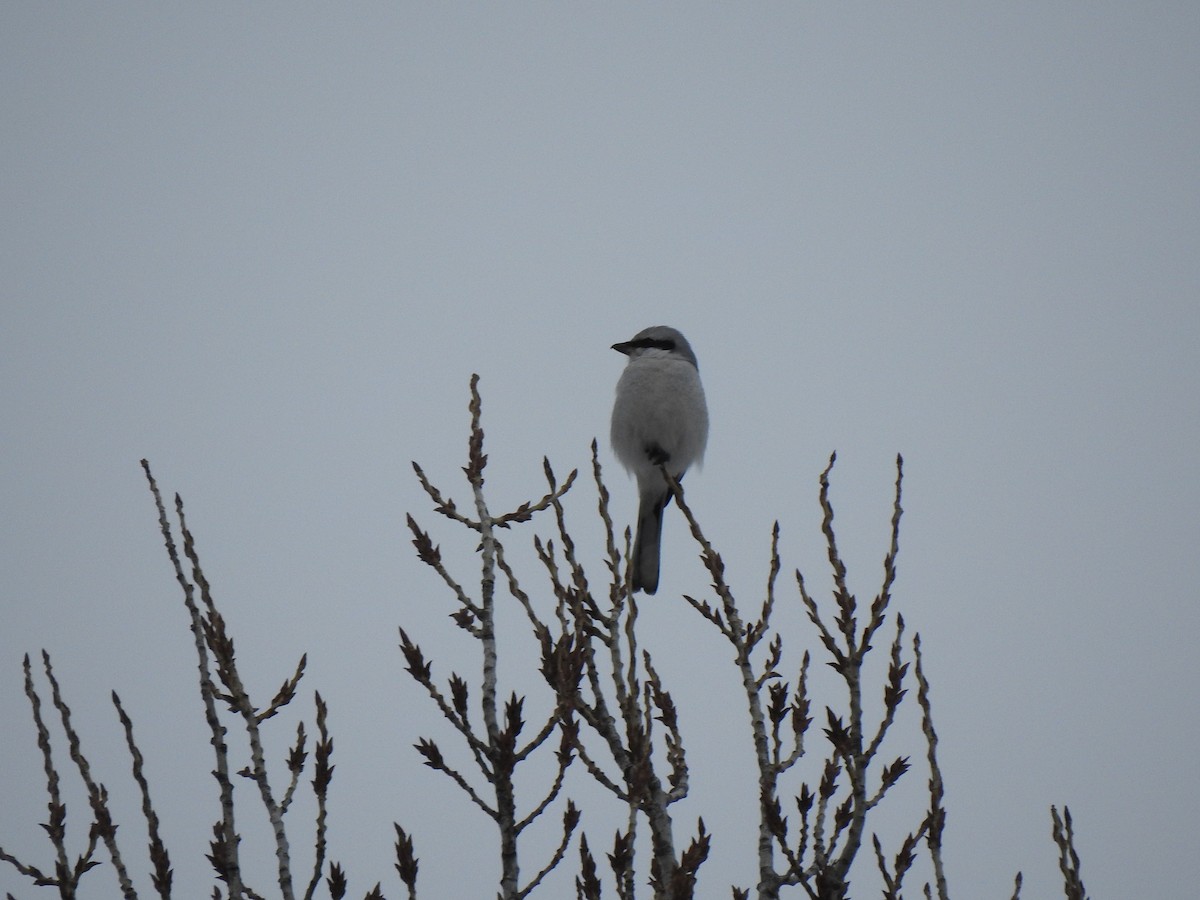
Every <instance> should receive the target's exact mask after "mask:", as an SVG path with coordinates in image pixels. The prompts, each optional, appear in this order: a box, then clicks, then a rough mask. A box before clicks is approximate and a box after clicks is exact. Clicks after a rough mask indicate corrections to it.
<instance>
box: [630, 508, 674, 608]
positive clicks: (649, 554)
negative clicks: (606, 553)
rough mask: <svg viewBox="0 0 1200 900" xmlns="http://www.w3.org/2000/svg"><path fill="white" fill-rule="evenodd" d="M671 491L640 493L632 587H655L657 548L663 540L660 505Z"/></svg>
mask: <svg viewBox="0 0 1200 900" xmlns="http://www.w3.org/2000/svg"><path fill="white" fill-rule="evenodd" d="M670 499H671V495H670V494H643V495H642V497H641V503H640V505H639V507H638V526H637V537H636V539H635V540H634V543H633V560H632V563H633V565H632V568H633V573H632V582H633V589H634V590H635V591H645V592H646V593H647V594H653V593H654V592H655V591H657V590H658V551H659V546H660V545H661V543H662V520H663V508H664V507H666V505H667V501H668V500H670Z"/></svg>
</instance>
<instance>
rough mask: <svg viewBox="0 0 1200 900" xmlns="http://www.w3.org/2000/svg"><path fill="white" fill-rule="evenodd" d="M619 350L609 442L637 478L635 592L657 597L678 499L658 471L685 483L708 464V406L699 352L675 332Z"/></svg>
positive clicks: (649, 334)
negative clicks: (670, 511) (671, 510)
mask: <svg viewBox="0 0 1200 900" xmlns="http://www.w3.org/2000/svg"><path fill="white" fill-rule="evenodd" d="M612 348H613V349H614V350H616V351H617V352H618V353H623V354H625V355H626V356H628V357H629V361H628V362H627V363H626V364H625V369H624V371H623V372H622V373H621V377H620V379H619V380H618V381H617V391H616V400H615V402H614V403H613V411H612V433H611V436H610V437H611V441H612V447H613V451H614V452H615V453H616V455H617V459H618V460H619V461H620V462H621V464H622V465H623V466H624V467H625V468H626V469H627V470H629V472H630V473H632V474H633V476H634V477H635V478H637V486H638V520H637V537H636V538H635V540H634V543H633V558H632V560H631V577H630V581H631V586H632V588H633V590H634V591H635V592H636V591H645V592H646V593H647V594H653V593H654V592H655V591H657V590H658V572H659V546H660V543H661V541H662V517H663V510H664V509H665V508H666V506H667V503H669V502H670V500H671V491H670V489H669V488H668V487H667V482H666V480H665V479H664V478H663V474H662V471H661V469H660V468H659V467H660V466H662V467H663V468H665V469H666V471H667V472H669V473H670V474H671V476H672V477H673V478H675V479H676V480H679V479H682V478H683V473H684V472H686V471H687V470H688V468H689V467H690V466H692V465H698V464H700V463H701V462H703V459H704V448H705V445H706V444H707V443H708V406H707V405H706V404H705V402H704V386H703V385H702V384H701V383H700V369H699V366H698V365H697V363H696V354H695V353H694V352H693V351H692V346H691V344H689V343H688V342H687V338H685V337H684V336H683V335H682V334H680V333H679V332H678V331H677V330H675V329H674V328H670V327H668V326H666V325H652V326H651V327H649V328H645V329H643V330H642V331H639V332H638V333H637V334H635V335H634V336H633V337H632V338H631V339H630V340H628V341H623V342H621V343H619V344H613V345H612Z"/></svg>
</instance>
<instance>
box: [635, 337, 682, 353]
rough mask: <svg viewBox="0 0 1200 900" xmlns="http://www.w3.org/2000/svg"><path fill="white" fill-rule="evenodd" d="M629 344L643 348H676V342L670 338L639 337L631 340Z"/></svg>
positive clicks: (667, 349)
mask: <svg viewBox="0 0 1200 900" xmlns="http://www.w3.org/2000/svg"><path fill="white" fill-rule="evenodd" d="M629 345H630V346H631V347H637V348H639V349H642V350H649V349H651V348H653V349H655V350H666V351H667V352H670V351H672V350H674V349H675V342H674V341H672V340H670V339H668V338H638V339H637V340H636V341H630V342H629Z"/></svg>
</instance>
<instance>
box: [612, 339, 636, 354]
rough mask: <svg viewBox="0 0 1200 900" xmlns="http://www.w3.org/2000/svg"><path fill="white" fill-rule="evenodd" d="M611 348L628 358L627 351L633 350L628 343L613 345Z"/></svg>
mask: <svg viewBox="0 0 1200 900" xmlns="http://www.w3.org/2000/svg"><path fill="white" fill-rule="evenodd" d="M612 348H613V349H614V350H616V351H617V352H618V353H624V354H625V355H626V356H628V355H629V351H630V350H632V349H633V347H632V345H631V343H630V342H629V341H622V342H621V343H619V344H613V345H612Z"/></svg>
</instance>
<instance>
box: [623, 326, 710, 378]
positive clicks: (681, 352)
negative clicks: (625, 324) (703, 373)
mask: <svg viewBox="0 0 1200 900" xmlns="http://www.w3.org/2000/svg"><path fill="white" fill-rule="evenodd" d="M612 348H613V349H614V350H616V351H617V352H618V353H624V354H625V355H626V356H630V355H632V354H634V353H635V352H636V351H639V350H665V351H667V352H668V353H674V354H676V355H677V356H681V357H683V358H684V359H686V360H687V361H688V362H690V363H691V364H692V365H693V366H695V367H696V369H697V370H699V368H700V366H699V364H698V363H697V362H696V354H695V353H694V352H692V345H691V344H689V343H688V340H687V338H685V337H684V336H683V335H682V334H681V333H680V332H679V331H677V330H676V329H674V328H671V327H670V326H669V325H651V326H650V327H649V328H643V329H642V330H641V331H639V332H638V333H637V334H635V335H634V336H633V338H632V339H630V340H628V341H623V342H622V343H620V344H613V345H612Z"/></svg>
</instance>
